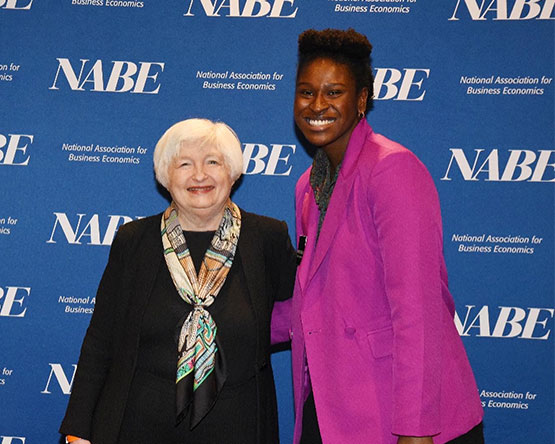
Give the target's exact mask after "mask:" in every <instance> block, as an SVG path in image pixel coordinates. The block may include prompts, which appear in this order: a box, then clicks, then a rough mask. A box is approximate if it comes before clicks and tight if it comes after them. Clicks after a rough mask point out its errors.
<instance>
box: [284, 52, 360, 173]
mask: <svg viewBox="0 0 555 444" xmlns="http://www.w3.org/2000/svg"><path fill="white" fill-rule="evenodd" d="M367 97H368V90H367V89H366V88H363V89H362V90H361V91H359V92H357V91H356V83H355V78H354V77H353V75H352V74H351V71H350V69H349V67H348V66H347V65H344V64H342V63H337V62H335V61H333V60H331V59H328V58H318V59H315V60H313V61H312V62H310V63H308V64H307V65H305V66H304V67H303V69H302V70H301V71H300V72H299V74H298V76H297V87H296V91H295V105H294V111H293V114H294V116H295V123H296V124H297V126H298V128H299V129H300V130H301V131H302V133H303V135H304V136H305V137H306V139H307V140H308V142H310V143H311V144H312V145H314V146H317V147H320V148H322V149H323V150H324V152H325V153H326V155H327V156H328V159H329V160H330V162H331V165H332V169H333V171H332V172H334V171H335V168H336V167H337V165H339V163H340V162H341V161H342V160H343V156H344V155H345V151H346V149H347V144H348V143H349V139H350V137H351V133H352V132H353V130H354V128H355V126H356V125H357V123H358V122H359V120H360V119H359V111H364V110H365V109H366V99H367Z"/></svg>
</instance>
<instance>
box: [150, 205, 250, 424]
mask: <svg viewBox="0 0 555 444" xmlns="http://www.w3.org/2000/svg"><path fill="white" fill-rule="evenodd" d="M161 231H162V244H163V246H164V257H165V259H166V264H167V266H168V269H169V271H170V274H171V277H172V280H173V283H174V285H175V288H176V289H177V292H178V293H179V295H180V296H181V298H182V299H183V300H184V301H185V302H187V303H188V304H190V305H192V306H193V310H191V312H190V313H189V315H188V316H187V318H186V319H185V322H184V323H183V325H182V327H181V331H180V333H179V341H178V353H179V355H178V361H177V378H176V389H177V395H176V396H177V399H176V400H177V405H176V408H177V412H176V413H177V422H180V421H182V420H183V418H184V416H185V413H186V409H187V407H188V406H189V404H191V403H192V409H191V424H190V427H191V429H192V428H193V427H195V426H196V425H197V424H198V423H199V422H200V421H201V419H202V418H204V416H205V415H206V414H207V413H208V412H209V411H210V409H211V408H212V406H213V405H214V403H215V402H216V398H217V396H218V392H219V391H220V390H221V388H222V386H223V384H224V382H225V378H226V374H225V362H224V358H223V353H222V350H220V349H219V348H218V344H217V342H216V332H217V327H216V323H215V322H214V319H213V318H212V316H211V315H210V313H209V312H208V311H207V310H206V307H208V306H210V305H211V304H212V303H213V302H214V300H215V298H216V296H217V295H218V293H219V291H220V290H221V288H222V286H223V285H224V282H225V279H226V277H227V273H228V272H229V269H230V268H231V264H232V263H233V258H234V256H235V250H236V249H237V241H238V240H239V234H240V232H241V213H240V211H239V208H238V207H237V205H235V204H234V203H233V202H232V201H231V200H228V201H227V203H226V206H225V208H224V215H223V218H222V221H221V222H220V226H219V227H218V229H217V230H216V233H215V234H214V237H213V238H212V242H211V244H210V247H209V248H208V250H206V254H205V256H204V259H203V261H202V265H201V267H200V271H199V274H198V276H197V273H196V270H195V266H194V264H193V260H192V258H191V254H190V252H189V248H188V247H187V242H186V241H185V236H184V235H183V230H182V228H181V225H180V224H179V221H178V219H177V208H176V207H175V204H174V203H173V202H172V204H171V205H170V206H169V207H168V208H167V209H166V211H165V212H164V214H163V215H162V223H161Z"/></svg>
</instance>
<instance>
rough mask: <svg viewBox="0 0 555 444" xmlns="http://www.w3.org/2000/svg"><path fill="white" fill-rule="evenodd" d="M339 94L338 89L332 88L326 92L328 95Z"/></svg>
mask: <svg viewBox="0 0 555 444" xmlns="http://www.w3.org/2000/svg"><path fill="white" fill-rule="evenodd" d="M339 94H341V90H340V89H332V90H331V91H329V92H328V95H330V96H338V95H339Z"/></svg>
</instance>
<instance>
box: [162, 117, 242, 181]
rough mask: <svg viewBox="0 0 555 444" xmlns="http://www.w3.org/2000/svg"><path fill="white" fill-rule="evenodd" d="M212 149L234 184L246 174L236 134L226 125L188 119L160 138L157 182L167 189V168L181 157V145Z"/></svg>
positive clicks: (175, 125) (171, 128) (172, 127)
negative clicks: (219, 154) (217, 152)
mask: <svg viewBox="0 0 555 444" xmlns="http://www.w3.org/2000/svg"><path fill="white" fill-rule="evenodd" d="M184 145H185V146H192V145H196V146H198V147H199V148H201V147H203V146H210V147H213V148H215V149H217V150H218V151H219V152H220V153H221V154H222V156H223V157H224V161H225V163H226V164H227V167H228V168H229V172H230V173H229V175H230V177H231V180H232V181H233V182H235V181H236V180H237V179H238V178H239V176H241V174H242V173H243V152H242V151H241V142H239V138H238V137H237V134H235V131H233V130H232V129H231V128H230V127H229V126H228V125H226V124H225V123H223V122H212V121H211V120H208V119H187V120H182V121H181V122H177V123H176V124H174V125H172V126H171V127H170V128H169V129H168V130H167V131H166V132H165V133H164V135H163V136H162V137H161V138H160V140H159V141H158V143H157V144H156V148H155V149H154V172H155V174H156V180H158V182H160V184H161V185H162V186H164V187H165V188H166V189H167V188H168V182H169V179H168V169H169V166H170V164H171V162H172V161H173V159H174V158H175V157H176V156H178V155H179V150H180V149H181V147H182V146H184Z"/></svg>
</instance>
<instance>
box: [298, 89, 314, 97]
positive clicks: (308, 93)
mask: <svg viewBox="0 0 555 444" xmlns="http://www.w3.org/2000/svg"><path fill="white" fill-rule="evenodd" d="M299 94H300V95H301V96H304V97H310V96H312V91H310V90H308V89H301V90H299Z"/></svg>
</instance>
